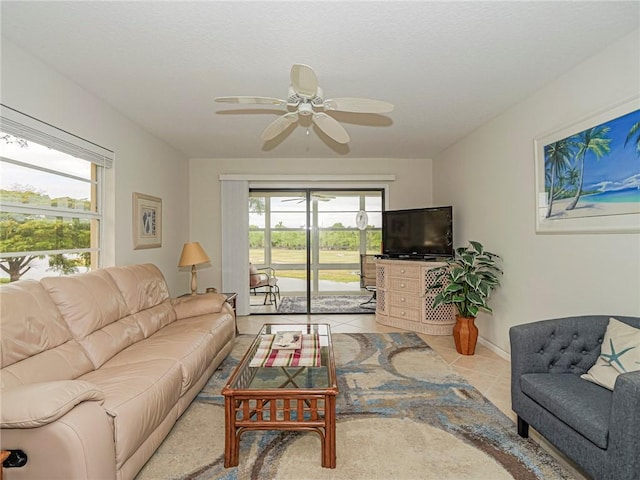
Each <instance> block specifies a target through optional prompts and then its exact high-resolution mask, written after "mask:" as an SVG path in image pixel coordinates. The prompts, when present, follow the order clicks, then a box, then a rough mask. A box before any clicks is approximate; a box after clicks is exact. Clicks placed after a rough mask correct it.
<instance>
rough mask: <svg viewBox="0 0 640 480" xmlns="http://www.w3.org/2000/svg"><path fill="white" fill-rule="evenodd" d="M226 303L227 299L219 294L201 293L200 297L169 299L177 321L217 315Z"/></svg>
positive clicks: (187, 296)
mask: <svg viewBox="0 0 640 480" xmlns="http://www.w3.org/2000/svg"><path fill="white" fill-rule="evenodd" d="M226 301H227V297H226V296H225V295H222V294H220V293H203V294H201V295H185V296H183V297H178V298H173V299H171V304H172V305H173V308H174V310H175V312H176V317H177V319H178V320H180V319H182V318H189V317H197V316H198V315H206V314H209V313H218V312H220V311H222V307H223V306H224V304H225V302H226Z"/></svg>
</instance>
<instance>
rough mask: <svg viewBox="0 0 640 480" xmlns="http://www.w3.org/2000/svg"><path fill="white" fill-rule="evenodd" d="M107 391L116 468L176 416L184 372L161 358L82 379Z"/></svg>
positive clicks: (110, 369)
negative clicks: (169, 417) (168, 416)
mask: <svg viewBox="0 0 640 480" xmlns="http://www.w3.org/2000/svg"><path fill="white" fill-rule="evenodd" d="M80 380H85V381H87V382H91V383H93V384H95V385H96V386H97V387H98V388H99V389H100V390H101V391H102V392H103V393H104V403H103V408H104V409H105V410H106V412H107V413H108V414H109V416H110V418H111V421H112V423H113V431H114V439H115V444H116V465H117V466H116V468H117V469H120V467H121V466H122V465H123V464H124V462H126V461H127V459H128V458H129V457H130V456H131V455H132V454H133V453H134V452H135V451H136V450H137V449H138V447H140V445H142V443H143V442H144V441H145V440H146V439H147V437H149V435H151V433H152V432H153V431H154V430H155V429H156V428H157V427H158V425H160V424H161V423H162V422H163V420H165V418H166V417H167V415H175V416H176V418H175V419H177V413H176V409H175V406H176V403H177V402H178V398H179V397H180V385H181V383H182V372H181V369H180V365H179V364H178V363H177V362H175V361H173V360H166V359H162V358H157V359H153V360H148V361H139V362H137V363H132V364H128V365H118V366H116V367H112V368H107V367H106V366H103V367H102V368H100V369H99V370H96V371H94V372H90V373H88V374H86V375H84V376H82V377H81V378H80Z"/></svg>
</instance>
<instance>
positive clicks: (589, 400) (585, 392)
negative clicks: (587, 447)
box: [520, 373, 612, 449]
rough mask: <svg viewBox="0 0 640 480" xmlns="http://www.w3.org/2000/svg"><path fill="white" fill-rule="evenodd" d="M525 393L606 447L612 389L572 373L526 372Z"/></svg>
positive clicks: (521, 385) (588, 437) (523, 382)
mask: <svg viewBox="0 0 640 480" xmlns="http://www.w3.org/2000/svg"><path fill="white" fill-rule="evenodd" d="M520 388H521V389H522V391H523V393H524V394H525V395H527V396H528V397H529V398H531V399H532V400H534V401H535V402H536V403H538V404H539V405H541V406H542V407H543V408H545V409H546V410H547V411H549V412H550V413H552V414H553V415H555V416H556V417H557V418H558V419H560V420H561V421H563V422H564V423H566V424H567V425H568V426H570V427H571V428H573V429H574V430H576V431H577V432H578V433H580V434H581V435H583V436H584V437H586V438H587V439H589V440H590V441H591V442H592V443H594V444H596V445H597V446H598V447H600V448H603V449H606V448H607V442H608V438H609V418H610V415H611V402H612V393H611V392H610V391H609V390H607V389H605V388H603V387H600V386H599V385H596V384H594V383H591V382H587V381H585V380H583V379H582V378H580V377H579V376H577V375H573V374H571V373H562V374H560V373H558V374H555V373H527V374H524V375H522V376H521V377H520Z"/></svg>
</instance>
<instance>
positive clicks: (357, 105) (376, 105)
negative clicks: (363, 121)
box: [323, 97, 393, 113]
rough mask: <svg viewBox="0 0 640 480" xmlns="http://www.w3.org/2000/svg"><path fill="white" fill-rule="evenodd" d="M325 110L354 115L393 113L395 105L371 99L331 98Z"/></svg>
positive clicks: (325, 104)
mask: <svg viewBox="0 0 640 480" xmlns="http://www.w3.org/2000/svg"><path fill="white" fill-rule="evenodd" d="M323 105H324V108H326V109H327V110H336V111H340V112H353V113H389V112H392V111H393V104H391V103H389V102H383V101H382V100H371V99H370V98H355V97H343V98H331V99H329V100H325V101H324V104H323Z"/></svg>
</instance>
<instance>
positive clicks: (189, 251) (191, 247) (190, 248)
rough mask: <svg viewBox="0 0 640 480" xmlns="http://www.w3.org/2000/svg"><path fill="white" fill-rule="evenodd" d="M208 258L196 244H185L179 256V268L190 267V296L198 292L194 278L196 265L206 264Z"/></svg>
mask: <svg viewBox="0 0 640 480" xmlns="http://www.w3.org/2000/svg"><path fill="white" fill-rule="evenodd" d="M208 261H209V257H208V256H207V254H206V253H205V251H204V249H203V248H202V247H201V246H200V243H198V242H191V243H185V244H184V246H183V247H182V255H180V262H178V266H179V267H188V266H189V265H191V295H195V294H196V292H197V290H198V280H197V278H196V265H200V264H201V263H207V262H208Z"/></svg>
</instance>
